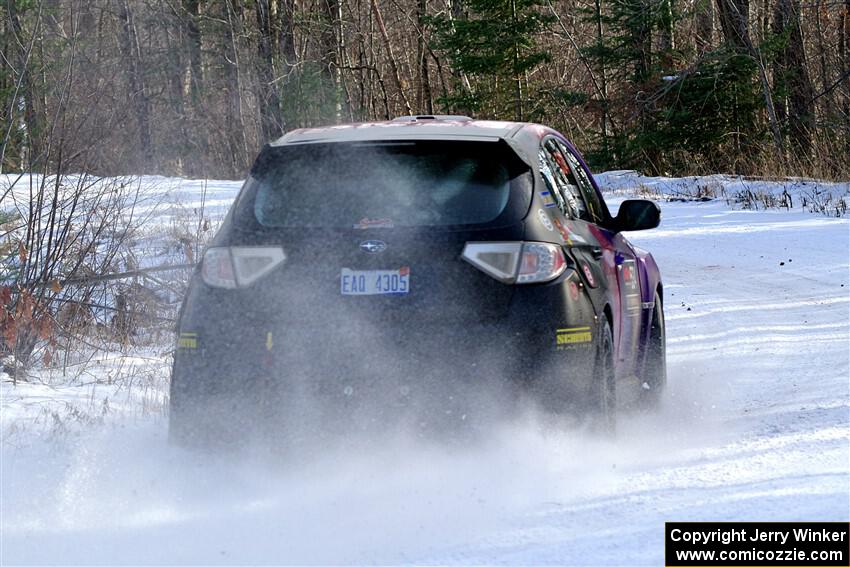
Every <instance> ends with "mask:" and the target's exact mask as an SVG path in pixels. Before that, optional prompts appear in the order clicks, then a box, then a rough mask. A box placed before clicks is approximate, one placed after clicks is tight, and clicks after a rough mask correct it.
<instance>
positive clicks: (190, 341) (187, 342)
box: [177, 333, 198, 349]
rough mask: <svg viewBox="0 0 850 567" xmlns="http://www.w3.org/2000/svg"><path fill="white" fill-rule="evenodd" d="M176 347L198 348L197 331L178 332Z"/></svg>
mask: <svg viewBox="0 0 850 567" xmlns="http://www.w3.org/2000/svg"><path fill="white" fill-rule="evenodd" d="M177 348H193V349H194V348H198V334H197V333H180V337H179V338H178V339H177Z"/></svg>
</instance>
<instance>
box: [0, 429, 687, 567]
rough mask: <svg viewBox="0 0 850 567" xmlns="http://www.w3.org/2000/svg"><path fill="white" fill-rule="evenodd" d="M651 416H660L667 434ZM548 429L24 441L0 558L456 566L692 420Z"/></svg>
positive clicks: (609, 486)
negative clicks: (305, 440)
mask: <svg viewBox="0 0 850 567" xmlns="http://www.w3.org/2000/svg"><path fill="white" fill-rule="evenodd" d="M667 417H669V416H667ZM662 422H664V423H665V424H666V425H667V426H671V427H669V428H667V429H666V430H667V431H668V434H666V436H665V434H664V433H663V431H664V429H665V428H663V427H661V426H660V425H661V423H662ZM551 425H552V424H551V423H546V419H545V418H544V417H543V416H541V415H540V414H539V413H535V412H528V413H526V414H525V415H524V416H522V417H519V418H516V419H513V420H504V421H502V422H501V423H495V422H493V423H491V430H490V432H489V435H487V437H486V438H484V437H483V436H482V437H480V438H479V439H478V440H477V441H475V442H466V443H463V444H457V443H455V444H447V443H444V442H442V441H440V440H435V439H434V438H425V439H423V438H422V437H421V436H412V435H410V434H409V433H408V432H404V431H395V432H393V433H390V434H385V435H383V436H382V441H381V443H380V444H379V443H376V442H375V441H376V438H375V437H374V436H365V435H362V434H361V435H350V436H347V437H341V438H336V441H335V442H325V443H323V444H322V445H320V446H316V447H314V448H313V451H312V453H311V454H310V456H308V457H302V458H298V457H295V456H292V455H287V456H285V457H283V456H281V455H279V454H268V453H261V452H258V451H248V452H241V453H233V452H196V451H184V450H181V449H178V448H175V447H172V446H169V445H168V444H167V442H166V435H165V431H164V428H163V427H162V424H153V423H147V424H143V425H142V426H140V427H133V428H128V429H110V428H104V429H101V430H98V431H93V432H91V437H89V438H85V439H84V438H68V439H66V440H65V441H64V442H63V443H62V444H61V445H59V446H57V445H51V444H49V443H44V444H36V445H34V446H33V447H30V448H29V449H28V450H26V451H25V452H14V453H4V462H3V472H4V473H5V475H6V478H7V481H5V482H4V512H5V514H4V516H5V518H4V536H5V546H4V547H5V550H4V557H3V559H4V561H7V562H9V561H10V562H12V563H38V562H56V561H59V562H62V563H77V562H84V563H99V562H106V563H120V562H122V561H126V562H128V563H188V562H198V561H200V562H202V563H252V564H253V563H321V564H331V563H333V564H339V563H386V562H390V563H401V562H409V561H413V560H425V561H428V560H429V559H431V560H434V561H447V560H449V561H460V562H466V561H472V560H473V559H474V558H475V557H476V556H477V555H476V553H480V550H479V551H478V552H474V547H473V548H470V547H469V546H470V544H475V543H477V544H478V545H481V546H483V548H486V549H487V550H488V552H487V553H488V554H495V555H490V557H496V556H498V554H499V551H498V550H499V545H505V546H508V547H510V548H514V547H515V546H516V545H517V544H518V543H520V542H521V540H522V537H520V539H519V540H516V537H518V535H517V534H515V533H514V534H512V535H511V536H510V538H511V539H510V540H507V541H503V542H499V541H498V539H499V537H501V536H503V535H504V534H505V533H510V532H511V531H512V530H513V529H515V526H513V523H514V522H516V521H520V522H522V521H523V520H522V518H523V517H525V516H527V515H528V514H531V516H532V517H533V516H534V515H536V514H541V513H544V512H546V511H547V510H551V508H552V507H555V508H560V507H563V506H568V507H573V506H578V507H579V508H581V507H587V506H596V505H598V502H600V501H603V500H604V499H606V498H610V497H611V496H612V495H613V494H616V493H617V491H618V490H620V489H622V488H624V487H625V486H627V480H626V479H627V477H628V475H629V474H631V473H634V472H635V471H640V470H642V469H645V468H648V467H651V466H654V465H653V464H654V463H655V464H657V462H658V461H664V460H665V458H666V457H665V455H669V453H671V452H674V453H675V452H677V451H679V450H681V448H682V446H683V445H687V444H692V440H691V439H690V438H689V437H690V436H689V432H693V431H694V430H695V429H698V428H699V427H698V426H699V424H698V423H697V422H694V421H693V420H691V421H690V425H688V424H687V423H671V422H670V420H669V419H666V418H665V417H659V418H657V419H656V418H644V419H643V420H642V421H640V420H639V421H634V422H630V421H629V420H628V419H627V420H626V421H625V422H624V423H623V424H622V431H623V436H622V438H621V439H618V440H604V439H598V438H592V437H590V436H588V435H585V434H581V433H579V432H577V431H575V430H570V429H566V428H561V429H557V428H553V427H551ZM671 432H672V433H671ZM10 477H11V478H10ZM594 502H597V504H594ZM572 533H573V531H572V530H566V531H564V532H563V535H564V536H565V537H572V536H571V535H570V534H572ZM500 534H501V536H500ZM33 537H35V538H36V539H37V540H38V545H33V543H34V540H33V539H32V538H33ZM508 547H506V549H505V551H506V552H507V551H509V549H508ZM467 553H472V555H467Z"/></svg>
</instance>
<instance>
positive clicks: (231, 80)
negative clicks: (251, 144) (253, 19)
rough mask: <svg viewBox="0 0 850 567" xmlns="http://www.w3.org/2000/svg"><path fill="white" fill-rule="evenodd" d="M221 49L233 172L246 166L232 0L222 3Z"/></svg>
mask: <svg viewBox="0 0 850 567" xmlns="http://www.w3.org/2000/svg"><path fill="white" fill-rule="evenodd" d="M224 9H225V19H226V21H227V25H226V26H225V27H224V45H223V46H222V47H223V49H224V52H225V53H227V54H228V56H227V60H226V62H225V65H224V74H225V84H226V89H227V107H228V109H227V137H228V140H229V141H230V144H229V146H230V147H229V151H230V155H231V159H232V171H231V173H232V174H238V173H241V172H242V171H244V169H245V168H247V167H248V165H249V164H248V159H249V158H248V145H247V143H246V140H245V117H244V113H243V110H242V73H241V70H240V68H239V45H238V44H237V42H236V37H237V34H238V31H239V23H240V22H241V19H242V18H241V16H242V14H241V13H239V14H237V13H236V11H235V10H234V7H233V2H232V0H227V1H226V2H225V7H224Z"/></svg>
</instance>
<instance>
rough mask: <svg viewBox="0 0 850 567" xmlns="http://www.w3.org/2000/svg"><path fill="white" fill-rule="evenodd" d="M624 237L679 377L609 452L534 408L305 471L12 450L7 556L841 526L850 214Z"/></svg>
mask: <svg viewBox="0 0 850 567" xmlns="http://www.w3.org/2000/svg"><path fill="white" fill-rule="evenodd" d="M630 238H631V239H632V240H633V242H635V243H636V244H638V245H640V246H642V247H644V248H647V249H649V250H651V251H652V252H653V254H654V255H655V257H656V258H657V260H658V263H659V265H660V267H661V270H662V273H663V276H664V281H665V286H666V287H665V294H666V301H665V311H666V314H667V323H668V334H669V367H670V384H669V390H668V392H667V396H666V398H665V400H664V406H663V408H662V409H661V411H660V412H659V413H658V414H656V415H652V416H639V415H626V416H623V417H622V419H621V421H620V427H619V434H618V437H617V438H616V439H615V440H609V441H603V440H599V439H594V438H589V437H587V436H584V435H581V434H579V433H576V432H570V431H559V430H552V429H551V428H549V427H547V426H545V425H542V424H541V423H539V422H538V421H536V420H535V419H534V418H533V417H528V418H527V419H523V420H521V421H519V422H514V423H506V424H503V425H502V426H501V427H499V428H495V429H494V430H493V431H492V436H491V437H490V438H489V439H487V440H485V441H483V442H482V443H480V444H478V445H475V446H473V447H469V446H464V447H453V448H447V447H441V446H438V445H435V444H428V443H423V442H411V441H410V440H409V439H404V438H399V439H391V440H388V441H386V442H385V443H382V444H381V446H380V447H378V448H376V447H375V446H374V445H372V446H369V447H368V450H366V448H364V447H363V446H359V445H356V444H355V445H345V446H340V447H328V449H327V452H326V454H325V455H323V456H321V457H319V458H316V459H314V460H312V461H311V462H309V463H307V464H294V463H291V462H288V463H282V462H275V461H273V460H272V461H270V460H269V459H263V458H259V457H258V458H256V459H254V458H251V457H246V458H242V457H240V458H239V459H234V458H232V457H228V456H217V457H210V456H201V455H196V454H191V453H186V452H184V451H181V450H178V449H175V448H172V447H169V446H168V445H167V444H166V434H165V432H166V424H165V422H164V420H162V419H154V418H150V419H147V420H142V421H139V422H137V423H121V424H120V426H118V425H114V424H108V425H106V426H102V427H99V428H93V429H89V430H86V431H85V434H84V435H80V436H66V437H64V438H62V439H61V440H59V441H50V440H44V441H42V440H37V439H35V440H32V442H31V443H29V444H24V445H22V446H21V445H15V446H9V445H6V446H3V447H2V453H0V456H2V464H0V472H2V479H1V480H0V488H2V526H0V527H1V528H2V529H1V530H0V537H2V540H0V563H2V564H15V563H62V564H67V563H89V564H91V563H111V564H116V563H133V564H140V563H190V562H191V563H203V564H213V563H239V564H244V563H336V564H339V563H383V564H385V563H402V562H403V563H408V562H415V563H428V564H434V563H475V564H481V563H517V564H541V563H555V564H609V565H610V564H617V565H636V564H642V565H662V564H663V549H664V548H663V529H664V522H665V521H670V520H842V521H848V520H850V472H848V468H850V467H848V463H850V379H848V376H850V349H849V348H848V347H850V311H849V310H850V281H848V279H849V278H848V276H849V275H850V272H849V271H848V269H849V266H850V262H849V261H848V259H849V258H850V250H848V247H850V223H848V221H847V220H846V219H830V218H826V217H823V216H818V215H814V214H810V213H803V212H785V211H781V212H780V211H769V212H752V211H735V210H730V209H729V208H728V207H726V206H725V205H724V204H722V203H719V202H708V203H669V204H665V205H664V219H663V224H662V227H661V228H659V229H658V230H655V231H648V232H645V233H634V234H633V235H631V237H630ZM3 391H4V393H5V394H4V395H6V396H8V395H9V392H10V390H9V388H8V387H7V385H4V390H3Z"/></svg>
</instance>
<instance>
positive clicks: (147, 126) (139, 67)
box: [118, 0, 153, 170]
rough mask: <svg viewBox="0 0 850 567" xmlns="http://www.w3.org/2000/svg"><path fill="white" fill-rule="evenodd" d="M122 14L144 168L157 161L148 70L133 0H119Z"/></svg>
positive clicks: (122, 44)
mask: <svg viewBox="0 0 850 567" xmlns="http://www.w3.org/2000/svg"><path fill="white" fill-rule="evenodd" d="M118 16H119V18H120V19H121V25H122V30H121V33H119V41H118V43H119V45H120V48H121V54H122V56H123V57H124V60H125V61H126V62H127V95H128V99H129V101H130V104H131V106H132V108H133V111H134V113H135V115H136V124H137V127H138V129H139V148H140V150H141V152H142V158H141V165H142V169H143V170H145V169H147V168H149V167H150V166H151V165H152V163H153V146H152V144H151V122H150V116H151V103H150V99H149V98H148V95H147V93H146V92H145V72H144V66H143V62H142V54H141V49H140V46H139V38H138V34H137V33H136V22H135V19H134V18H133V12H132V10H131V9H130V2H129V0H119V1H118Z"/></svg>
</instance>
